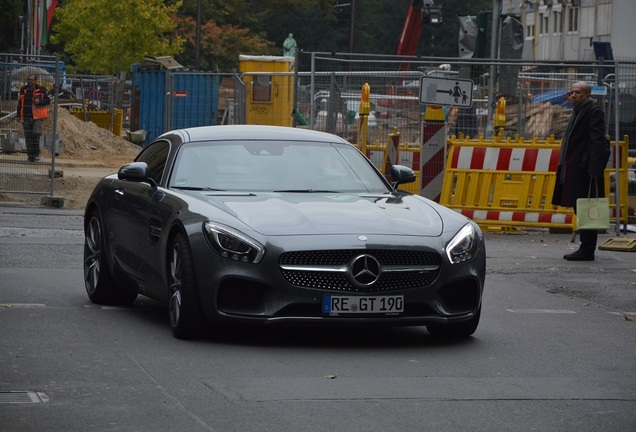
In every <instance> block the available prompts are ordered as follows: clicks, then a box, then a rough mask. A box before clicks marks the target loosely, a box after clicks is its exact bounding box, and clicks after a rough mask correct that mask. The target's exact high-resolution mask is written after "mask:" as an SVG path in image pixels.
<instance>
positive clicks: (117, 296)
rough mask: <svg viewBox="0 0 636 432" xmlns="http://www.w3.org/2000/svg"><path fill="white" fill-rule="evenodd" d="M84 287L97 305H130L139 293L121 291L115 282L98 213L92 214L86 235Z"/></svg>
mask: <svg viewBox="0 0 636 432" xmlns="http://www.w3.org/2000/svg"><path fill="white" fill-rule="evenodd" d="M84 286H85V288H86V293H87V294H88V298H90V299H91V301H92V302H93V303H97V304H108V305H129V304H131V303H132V302H134V301H135V299H136V298H137V293H135V292H131V291H126V290H123V289H121V288H120V287H118V286H117V284H116V283H115V281H114V280H113V277H112V275H111V273H110V270H109V269H108V264H107V262H106V253H105V247H104V236H103V228H102V223H101V219H100V218H99V213H98V212H97V211H94V212H93V213H92V214H91V216H90V218H89V220H88V224H86V229H85V233H84Z"/></svg>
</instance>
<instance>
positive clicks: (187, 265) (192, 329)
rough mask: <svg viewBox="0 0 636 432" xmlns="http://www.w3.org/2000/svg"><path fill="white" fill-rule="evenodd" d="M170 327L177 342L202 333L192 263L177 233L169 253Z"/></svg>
mask: <svg viewBox="0 0 636 432" xmlns="http://www.w3.org/2000/svg"><path fill="white" fill-rule="evenodd" d="M168 260H169V265H168V271H169V274H168V280H169V283H170V287H169V288H170V303H169V305H168V311H169V314H170V328H171V329H172V334H173V335H174V337H176V338H178V339H195V338H197V337H200V336H201V334H202V333H203V328H204V324H205V320H204V315H203V310H202V309H201V303H200V301H199V293H198V290H197V287H196V281H195V277H194V264H193V262H192V255H191V252H190V249H189V247H188V242H187V241H186V239H185V237H184V236H183V235H182V234H177V235H176V236H175V237H174V239H173V240H172V242H171V246H170V250H169V257H168Z"/></svg>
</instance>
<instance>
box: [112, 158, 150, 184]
mask: <svg viewBox="0 0 636 432" xmlns="http://www.w3.org/2000/svg"><path fill="white" fill-rule="evenodd" d="M117 178H118V179H119V180H126V181H133V182H146V183H150V185H151V186H152V187H157V183H156V182H155V181H154V180H153V179H152V178H150V176H149V174H148V164H147V163H146V162H132V163H129V164H126V165H124V166H123V167H121V168H119V171H117Z"/></svg>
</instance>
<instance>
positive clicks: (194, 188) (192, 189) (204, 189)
mask: <svg viewBox="0 0 636 432" xmlns="http://www.w3.org/2000/svg"><path fill="white" fill-rule="evenodd" d="M172 189H179V190H191V191H218V192H223V191H224V189H212V188H210V187H200V186H172Z"/></svg>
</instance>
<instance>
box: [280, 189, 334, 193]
mask: <svg viewBox="0 0 636 432" xmlns="http://www.w3.org/2000/svg"><path fill="white" fill-rule="evenodd" d="M274 192H276V193H340V192H338V191H333V190H323V189H284V190H276V191H274Z"/></svg>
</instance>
